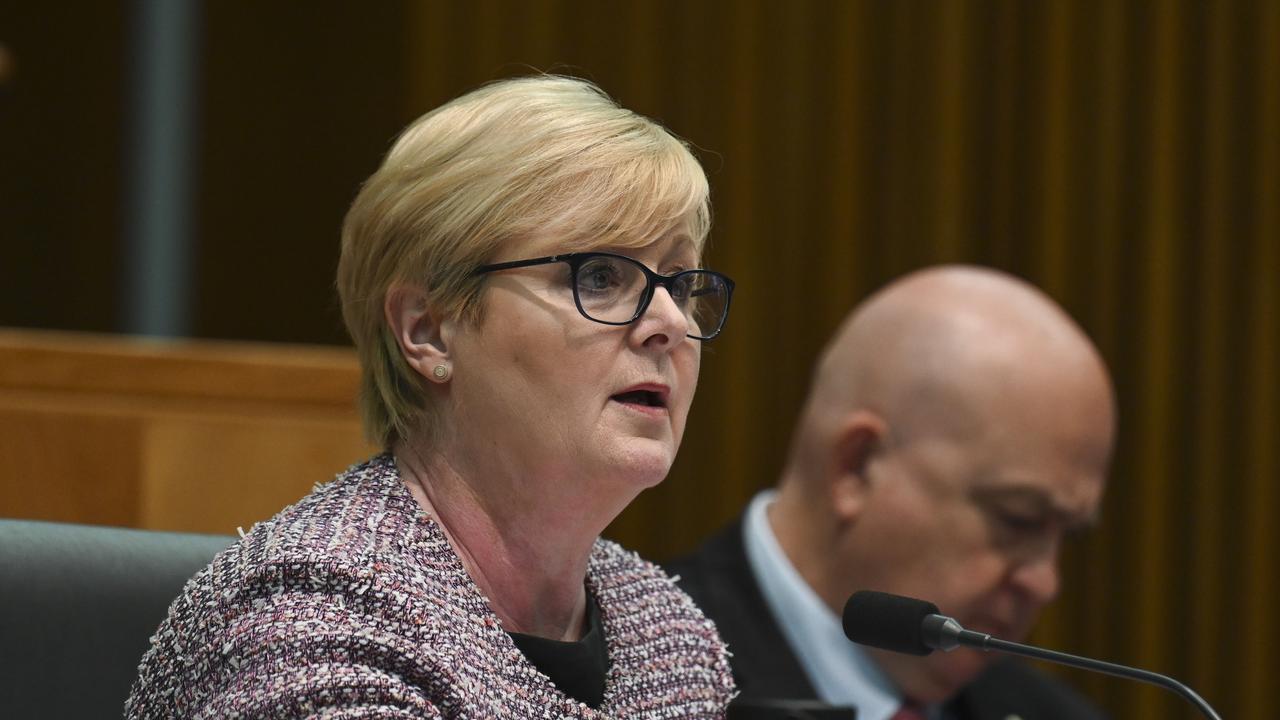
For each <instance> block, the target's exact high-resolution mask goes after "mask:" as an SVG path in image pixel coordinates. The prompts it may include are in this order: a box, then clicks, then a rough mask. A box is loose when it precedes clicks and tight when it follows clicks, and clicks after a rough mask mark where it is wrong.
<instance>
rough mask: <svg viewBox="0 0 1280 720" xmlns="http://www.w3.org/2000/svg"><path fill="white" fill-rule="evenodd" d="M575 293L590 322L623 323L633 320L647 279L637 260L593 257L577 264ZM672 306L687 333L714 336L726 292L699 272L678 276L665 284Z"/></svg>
mask: <svg viewBox="0 0 1280 720" xmlns="http://www.w3.org/2000/svg"><path fill="white" fill-rule="evenodd" d="M574 284H575V291H576V293H577V297H578V304H579V305H580V306H581V308H582V311H583V312H584V313H586V314H587V316H588V317H590V318H591V319H593V320H598V321H601V322H606V323H627V322H630V321H631V320H633V319H634V318H635V317H636V315H637V313H638V311H639V309H640V303H642V302H643V301H644V296H645V290H646V289H647V288H648V278H647V274H646V273H645V271H644V267H643V266H642V265H640V264H639V263H638V262H637V261H634V260H630V259H628V258H622V257H613V256H597V257H592V258H588V259H586V260H584V261H583V262H582V263H581V264H580V265H578V270H577V273H576V274H575V276H574ZM667 289H668V292H670V294H671V299H672V300H674V301H675V303H676V306H677V307H679V308H680V309H681V310H683V311H684V315H685V318H686V319H687V320H688V321H689V334H690V335H692V336H694V337H703V336H706V335H710V334H714V333H715V332H716V330H717V329H719V327H720V324H721V322H722V320H723V318H724V314H725V311H726V308H727V306H728V301H729V290H728V288H727V287H726V286H725V284H724V281H723V280H722V279H721V278H720V276H718V275H716V274H714V273H711V272H706V271H702V270H691V271H685V272H682V273H678V274H677V277H676V278H675V279H674V280H673V281H672V282H671V283H670V284H669V285H668V288H667Z"/></svg>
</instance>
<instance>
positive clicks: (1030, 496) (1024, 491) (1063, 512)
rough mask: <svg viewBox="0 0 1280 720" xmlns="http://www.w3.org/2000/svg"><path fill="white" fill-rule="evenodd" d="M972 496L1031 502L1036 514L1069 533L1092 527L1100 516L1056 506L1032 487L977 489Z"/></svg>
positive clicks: (1037, 488)
mask: <svg viewBox="0 0 1280 720" xmlns="http://www.w3.org/2000/svg"><path fill="white" fill-rule="evenodd" d="M973 496H974V497H975V498H977V499H979V500H986V501H992V500H1005V499H1012V500H1020V501H1022V502H1031V503H1033V504H1034V505H1035V510H1036V512H1041V513H1046V514H1049V515H1052V516H1054V517H1055V518H1057V519H1058V520H1059V521H1061V522H1062V524H1063V526H1064V527H1065V528H1067V529H1068V530H1070V531H1078V530H1087V529H1089V528H1092V527H1094V526H1095V525H1097V524H1098V522H1099V520H1100V514H1101V512H1100V510H1098V509H1095V510H1093V511H1092V512H1090V513H1088V514H1087V515H1081V514H1080V513H1077V512H1076V511H1075V510H1073V509H1071V508H1069V507H1065V506H1062V505H1058V504H1056V503H1055V502H1054V500H1053V498H1052V497H1051V496H1050V495H1049V494H1048V493H1047V492H1045V491H1044V490H1043V489H1042V488H1039V487H1036V486H1032V485H1021V484H1014V485H998V486H986V487H977V488H974V490H973Z"/></svg>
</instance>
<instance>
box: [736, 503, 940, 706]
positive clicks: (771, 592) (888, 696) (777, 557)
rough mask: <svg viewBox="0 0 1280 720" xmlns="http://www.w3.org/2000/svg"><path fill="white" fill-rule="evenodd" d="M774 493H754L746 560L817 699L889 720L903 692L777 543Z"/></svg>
mask: <svg viewBox="0 0 1280 720" xmlns="http://www.w3.org/2000/svg"><path fill="white" fill-rule="evenodd" d="M775 494H776V493H775V492H774V491H772V490H766V491H764V492H761V493H760V494H758V495H756V496H755V498H754V499H752V501H751V505H750V506H749V507H748V508H747V516H746V521H745V522H744V523H743V526H742V534H743V542H744V544H745V546H746V551H747V562H748V563H749V564H750V566H751V572H752V573H753V574H754V575H755V579H756V583H757V584H758V585H759V586H760V591H761V593H762V594H763V595H764V599H765V603H766V604H767V605H768V606H769V610H770V612H772V613H773V617H774V620H776V621H777V623H778V627H780V628H781V629H782V634H783V636H784V637H786V639H787V642H788V643H789V644H790V645H791V650H792V651H793V652H794V653H795V655H796V657H797V658H798V659H799V660H800V665H801V666H802V667H803V668H804V671H805V674H806V675H808V676H809V682H810V683H811V684H812V685H813V688H814V690H815V691H817V693H818V698H819V699H821V700H822V701H823V702H825V703H829V704H831V705H850V706H853V707H855V708H857V710H858V720H888V719H889V717H890V716H892V715H893V714H894V713H895V712H897V710H898V708H899V706H901V705H902V694H901V693H900V692H899V691H898V689H897V688H896V687H894V685H893V682H892V681H890V680H889V678H888V677H887V676H886V675H885V674H884V672H883V671H882V670H881V669H880V668H879V666H877V665H876V664H875V662H873V661H872V660H871V658H870V657H868V656H867V654H866V653H865V652H863V651H862V649H861V648H859V647H858V646H857V645H855V644H854V643H852V642H850V641H849V640H848V639H847V638H845V636H844V629H843V628H842V627H841V624H840V618H839V617H837V616H836V614H835V612H833V611H832V610H831V608H829V607H827V604H826V603H824V602H823V601H822V599H821V598H819V597H818V595H817V593H815V592H814V591H813V588H811V587H809V584H808V583H806V582H805V581H804V578H802V577H801V576H800V573H799V572H798V571H797V570H796V568H795V566H794V565H792V564H791V561H790V560H789V559H788V558H787V555H786V553H784V552H783V551H782V547H781V546H780V545H778V539H777V538H776V537H775V536H774V534H773V528H772V527H771V526H770V525H769V516H768V514H767V512H766V511H767V510H768V508H769V505H770V504H771V503H772V502H773V498H774V495H775ZM928 715H929V717H930V718H937V717H938V709H937V708H929V712H928Z"/></svg>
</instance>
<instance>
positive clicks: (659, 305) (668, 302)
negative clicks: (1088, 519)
mask: <svg viewBox="0 0 1280 720" xmlns="http://www.w3.org/2000/svg"><path fill="white" fill-rule="evenodd" d="M635 324H636V328H635V336H636V337H637V338H638V339H639V340H640V342H641V344H642V345H644V346H646V347H652V346H655V345H657V346H660V347H662V348H664V349H665V348H666V347H668V346H674V345H676V344H678V343H680V342H683V341H684V339H685V336H686V335H688V334H689V318H688V316H687V315H685V312H684V309H683V308H681V307H680V306H679V305H677V304H676V301H675V299H674V298H672V297H671V293H670V292H668V291H667V289H666V288H665V287H656V288H654V289H653V297H651V298H650V299H649V306H648V307H646V308H645V309H644V312H643V313H641V314H640V317H639V318H637V319H636V322H635Z"/></svg>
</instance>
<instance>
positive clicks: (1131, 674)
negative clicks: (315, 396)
mask: <svg viewBox="0 0 1280 720" xmlns="http://www.w3.org/2000/svg"><path fill="white" fill-rule="evenodd" d="M922 630H923V634H924V642H925V644H927V645H929V646H930V647H933V648H935V649H938V650H947V651H950V650H954V649H956V648H958V647H960V646H961V645H965V646H968V647H974V648H978V649H980V650H983V651H991V650H997V651H999V652H1005V653H1009V654H1010V655H1021V656H1023V657H1029V658H1034V659H1036V660H1047V661H1048V662H1053V663H1058V664H1060V665H1070V666H1071V667H1077V668H1081V669H1083V670H1093V671H1095V672H1100V673H1106V674H1107V675H1113V676H1115V677H1122V678H1128V679H1130V680H1138V681H1140V682H1145V683H1149V684H1151V685H1157V686H1159V687H1162V688H1164V689H1166V690H1172V691H1173V692H1175V693H1177V694H1178V695H1181V696H1182V697H1183V698H1184V699H1186V700H1187V701H1188V702H1190V703H1191V704H1192V705H1195V706H1196V708H1197V709H1198V710H1200V712H1201V713H1203V714H1204V716H1205V717H1207V718H1212V720H1222V718H1221V717H1219V715H1218V713H1217V712H1215V711H1214V709H1213V708H1212V707H1210V706H1209V703H1207V702H1205V701H1204V699H1203V698H1201V697H1200V696H1199V695H1197V694H1196V691H1195V690H1192V689H1191V688H1189V687H1187V686H1186V685H1183V684H1182V683H1180V682H1178V681H1177V680H1174V679H1173V678H1171V677H1168V676H1167V675H1161V674H1159V673H1153V672H1149V671H1147V670H1139V669H1138V668H1133V667H1128V666H1127V665H1117V664H1115V663H1109V662H1106V661H1103V660H1094V659H1093V658H1087V657H1080V656H1079V655H1071V654H1069V653H1063V652H1057V651H1054V650H1046V649H1044V648H1038V647H1034V646H1031V645H1023V644H1021V643H1016V642H1009V641H1008V640H1001V639H1000V638H994V637H991V636H990V635H987V634H986V633H980V632H974V631H972V630H965V629H964V628H963V627H961V626H960V623H958V622H956V621H955V620H953V619H951V618H949V617H946V616H945V615H930V616H928V617H926V618H925V619H924V622H923V623H922Z"/></svg>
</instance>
